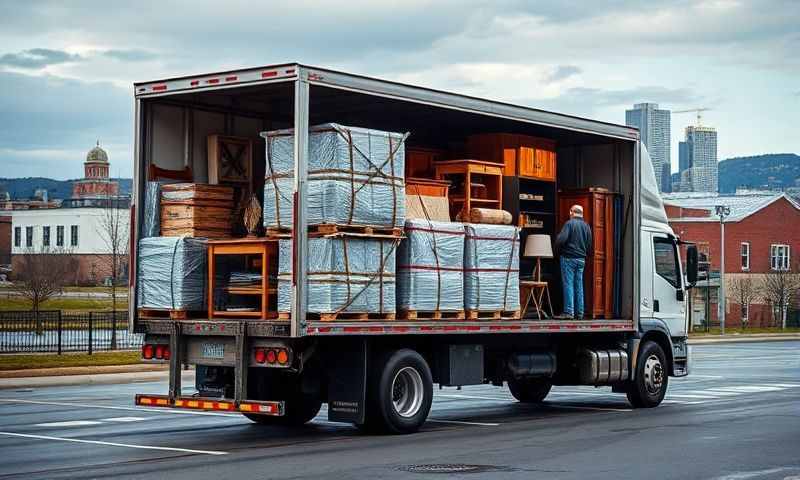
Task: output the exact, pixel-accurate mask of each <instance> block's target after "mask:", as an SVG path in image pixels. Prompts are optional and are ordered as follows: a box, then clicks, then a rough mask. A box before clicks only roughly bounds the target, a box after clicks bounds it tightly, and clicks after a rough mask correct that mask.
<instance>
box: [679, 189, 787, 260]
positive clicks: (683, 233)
mask: <svg viewBox="0 0 800 480" xmlns="http://www.w3.org/2000/svg"><path fill="white" fill-rule="evenodd" d="M670 225H671V226H672V229H673V230H674V231H675V233H676V234H677V235H679V236H680V237H681V238H682V239H683V240H687V241H690V242H698V243H707V244H708V247H709V251H710V255H711V269H712V270H719V260H720V254H721V252H720V241H719V238H720V226H719V222H670ZM742 242H750V270H749V271H750V272H752V273H768V272H769V271H770V264H769V253H770V252H769V248H770V245H771V244H787V245H789V251H790V259H791V262H792V270H796V269H797V268H798V265H799V264H800V263H798V260H800V257H798V256H800V210H797V209H796V208H794V206H792V204H790V203H789V202H788V201H787V200H786V199H783V198H782V199H779V200H777V201H775V202H774V203H772V204H771V205H769V206H768V207H766V208H763V209H761V210H760V211H758V212H757V213H755V214H753V215H751V216H749V217H747V218H745V219H744V220H742V221H740V222H731V223H725V257H726V259H725V271H726V272H730V273H733V272H741V271H742V268H741V257H740V254H739V252H740V248H741V243H742Z"/></svg>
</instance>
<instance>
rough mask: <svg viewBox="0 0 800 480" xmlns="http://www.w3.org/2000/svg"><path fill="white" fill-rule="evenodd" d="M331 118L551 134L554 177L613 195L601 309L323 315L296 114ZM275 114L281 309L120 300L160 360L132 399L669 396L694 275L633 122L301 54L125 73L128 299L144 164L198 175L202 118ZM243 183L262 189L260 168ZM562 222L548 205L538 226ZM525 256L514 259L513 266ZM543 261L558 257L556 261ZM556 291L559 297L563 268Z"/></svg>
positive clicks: (280, 406) (236, 407) (418, 421)
mask: <svg viewBox="0 0 800 480" xmlns="http://www.w3.org/2000/svg"><path fill="white" fill-rule="evenodd" d="M329 122H336V123H339V124H345V125H353V126H360V127H367V128H371V129H379V130H384V131H390V132H408V133H409V134H410V136H409V137H408V139H407V141H406V145H407V147H408V148H412V147H425V148H441V149H444V148H450V149H463V148H464V144H465V141H466V138H467V137H469V136H471V135H476V134H482V133H487V132H488V133H491V132H503V133H508V134H519V135H531V136H534V137H538V138H545V139H548V140H549V141H551V142H553V144H554V145H555V152H556V161H557V168H556V172H554V173H555V186H556V191H557V192H566V191H570V190H573V189H579V188H584V189H585V188H589V187H591V188H597V189H602V190H604V191H610V192H614V193H615V194H616V195H617V196H618V198H619V199H620V200H619V202H618V203H619V205H620V208H619V217H620V218H619V222H618V224H617V228H618V232H617V234H616V236H615V238H616V240H615V242H616V248H617V250H616V251H617V253H616V254H615V255H616V257H617V258H616V260H617V267H616V270H615V272H614V275H613V276H614V280H613V281H614V282H616V283H615V286H616V290H615V291H616V303H615V307H614V309H613V315H603V316H602V318H600V317H597V316H593V315H589V318H586V319H569V320H559V319H555V318H551V317H549V316H545V318H541V319H540V318H538V317H537V316H535V315H534V316H532V317H531V315H528V316H527V317H526V318H515V317H514V316H510V317H505V316H503V317H500V318H493V319H491V320H483V319H481V320H469V319H467V318H463V317H462V318H452V317H451V318H442V319H439V318H436V319H416V320H399V319H394V320H369V319H367V320H341V319H334V320H332V321H331V320H322V319H320V318H319V317H318V316H310V315H308V314H307V291H306V288H307V285H306V272H307V271H308V261H309V258H310V257H309V256H310V255H314V254H315V252H309V251H308V241H309V235H308V225H307V216H306V212H307V208H308V206H307V198H306V191H307V176H308V173H307V162H308V155H309V151H308V144H309V134H308V132H309V128H310V127H311V126H314V125H320V124H326V123H329ZM285 128H293V129H294V132H296V135H294V152H293V153H294V162H295V164H294V172H295V175H294V212H293V215H292V225H291V226H292V228H291V241H292V258H291V262H292V265H293V270H292V283H291V285H292V286H291V314H290V315H288V318H280V319H278V318H252V317H250V318H247V319H244V318H242V319H239V318H230V317H225V318H214V315H213V314H205V315H197V318H195V317H189V318H181V319H176V318H169V317H167V318H141V317H140V315H139V312H138V311H137V308H136V307H137V304H136V302H135V301H133V300H132V301H131V302H130V325H131V329H132V330H133V331H135V332H141V333H144V334H145V345H144V347H143V351H144V357H145V361H149V362H167V363H169V365H170V381H169V391H168V392H165V394H164V395H137V397H136V403H137V404H138V405H144V406H155V407H167V408H194V409H205V410H223V411H237V412H241V413H243V414H244V415H246V416H247V417H248V418H251V419H252V420H254V421H256V422H259V423H264V424H302V423H304V422H307V421H308V420H310V419H311V418H313V417H314V416H315V415H316V414H317V413H318V411H319V410H320V407H321V404H322V403H327V404H328V416H329V419H330V420H332V421H342V422H352V423H355V424H357V425H361V426H365V427H368V428H370V429H380V430H388V431H391V432H412V431H415V430H416V429H418V428H419V427H420V426H421V425H422V424H423V423H424V421H425V419H426V417H427V415H428V412H429V409H430V406H431V402H432V392H433V384H435V383H438V384H440V385H442V386H462V385H472V384H482V383H491V384H493V385H496V386H498V387H501V386H503V385H504V384H507V385H508V387H509V388H510V390H511V392H512V394H513V395H514V396H515V397H516V398H517V399H518V400H520V401H522V402H541V401H542V400H544V398H545V397H546V396H547V393H548V392H549V390H550V387H551V386H552V385H579V384H580V385H587V384H588V385H606V386H610V387H611V388H613V390H614V391H615V392H620V393H627V395H628V398H629V399H630V401H631V403H632V404H633V405H634V406H638V407H652V406H656V405H658V404H659V403H660V402H661V400H662V399H663V397H664V394H665V392H666V389H667V385H668V376H679V375H686V374H688V365H689V349H688V347H687V345H686V325H687V318H686V313H685V308H684V305H683V299H684V298H685V297H686V296H685V294H684V293H685V290H686V289H687V288H690V286H691V285H689V284H687V282H686V280H685V279H684V272H683V270H682V267H681V263H680V258H679V255H678V244H679V240H678V239H677V238H676V237H675V235H674V234H673V233H672V231H671V230H670V228H669V226H668V225H667V223H666V216H665V215H664V213H663V207H662V206H661V204H660V199H659V197H658V191H657V187H656V185H655V179H654V177H653V174H652V168H651V167H650V160H649V157H647V153H646V150H644V148H643V147H642V145H641V142H640V138H639V133H638V131H637V130H636V129H633V128H630V127H626V126H620V125H614V124H609V123H604V122H598V121H592V120H588V119H583V118H577V117H574V116H568V115H562V114H558V113H552V112H547V111H542V110H537V109H532V108H527V107H522V106H515V105H510V104H507V103H501V102H494V101H489V100H484V99H479V98H473V97H468V96H463V95H457V94H453V93H447V92H443V91H437V90H432V89H427V88H421V87H416V86H410V85H405V84H400V83H397V82H393V81H387V80H379V79H374V78H368V77H364V76H359V75H352V74H347V73H342V72H337V71H332V70H328V69H322V68H316V67H310V66H305V65H301V64H285V65H274V66H268V67H261V68H253V69H246V70H237V71H230V72H220V73H212V74H205V75H195V76H188V77H180V78H172V79H165V80H159V81H153V82H144V83H137V84H135V141H136V143H135V155H134V159H135V160H134V161H135V178H134V188H133V207H132V210H133V215H132V217H131V218H132V235H131V237H132V248H131V271H130V279H131V283H130V298H131V299H137V281H136V278H137V268H138V266H139V261H140V260H139V241H138V240H139V239H140V237H141V236H142V234H141V232H142V229H143V228H144V219H145V217H146V216H147V214H148V213H152V212H146V211H145V202H144V198H145V190H146V184H147V181H148V179H149V174H150V172H152V171H153V170H154V167H157V168H159V169H164V170H169V171H190V172H191V181H193V182H197V183H204V182H207V181H208V167H207V165H208V163H207V151H206V148H207V147H206V146H207V142H206V139H207V137H208V136H209V135H212V134H226V135H237V136H243V137H250V138H259V134H260V133H261V132H264V131H274V130H278V129H285ZM255 145H256V146H255V147H254V148H253V162H252V165H253V173H254V178H256V179H259V178H262V179H263V177H264V173H265V166H264V164H265V152H264V148H263V144H262V145H258V144H255ZM505 180H506V181H507V180H509V179H508V178H506V179H505ZM254 189H255V191H256V193H257V195H258V196H259V197H260V198H263V197H261V195H263V180H261V182H260V183H259V181H258V180H256V182H255V184H254ZM557 194H559V193H557ZM559 228H560V225H559V224H558V222H556V221H555V219H554V220H553V221H552V222H551V223H550V224H548V225H547V227H546V229H547V230H548V231H546V232H545V233H547V234H548V235H551V236H554V235H555V234H557V233H558V229H559ZM691 250H692V249H691V248H690V255H689V259H690V262H689V263H690V265H689V269H688V270H689V271H688V272H687V275H688V277H689V278H690V279H692V278H694V275H695V272H694V269H695V267H694V265H692V261H691V260H692V259H693V255H692V252H691ZM297 252H300V253H297ZM590 260H591V259H590ZM546 263H547V262H546ZM531 268H532V264H531V263H530V260H529V259H522V260H521V267H520V270H521V271H522V274H525V273H529V272H530V269H531ZM546 268H548V269H549V270H550V271H554V270H557V261H550V262H549V264H548V266H547V267H546ZM665 269H666V271H665ZM670 269H671V271H670ZM555 275H556V276H555V278H558V277H557V272H556V273H555ZM601 281H608V282H611V281H612V279H610V278H606V279H605V280H601ZM601 286H602V285H601ZM551 291H552V293H553V297H556V298H554V303H555V304H556V306H558V305H559V304H560V300H559V299H560V287H559V285H558V282H557V281H555V282H553V283H552V284H551ZM183 365H194V366H196V368H197V379H196V388H197V393H196V394H194V395H186V394H185V393H184V392H185V389H184V388H182V385H181V374H180V371H181V368H182V366H183Z"/></svg>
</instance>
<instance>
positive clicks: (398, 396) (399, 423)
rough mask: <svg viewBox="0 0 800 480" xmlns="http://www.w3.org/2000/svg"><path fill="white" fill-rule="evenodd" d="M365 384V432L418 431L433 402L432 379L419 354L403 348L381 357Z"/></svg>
mask: <svg viewBox="0 0 800 480" xmlns="http://www.w3.org/2000/svg"><path fill="white" fill-rule="evenodd" d="M377 368H378V369H379V370H378V372H379V373H378V374H377V375H375V377H373V380H372V381H371V382H370V385H369V386H368V389H367V390H368V391H367V395H368V406H367V422H366V424H365V427H366V429H367V430H368V431H383V432H388V433H413V432H416V431H417V430H419V428H420V427H421V426H422V424H423V423H425V420H426V419H427V418H428V413H429V412H430V410H431V404H432V403H433V379H432V376H431V370H430V368H429V367H428V363H427V362H426V361H425V359H424V358H422V355H420V354H419V353H417V352H415V351H413V350H409V349H402V350H397V351H395V352H392V353H391V354H388V355H386V356H384V357H383V360H382V361H379V364H378V365H377Z"/></svg>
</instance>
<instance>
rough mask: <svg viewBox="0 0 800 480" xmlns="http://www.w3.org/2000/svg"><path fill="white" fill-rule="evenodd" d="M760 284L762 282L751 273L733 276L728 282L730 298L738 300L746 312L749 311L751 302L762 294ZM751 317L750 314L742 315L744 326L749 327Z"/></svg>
mask: <svg viewBox="0 0 800 480" xmlns="http://www.w3.org/2000/svg"><path fill="white" fill-rule="evenodd" d="M759 284H760V282H759V281H758V280H756V279H754V278H753V277H752V276H750V275H737V276H735V277H733V278H731V280H730V283H729V284H728V288H729V289H730V298H732V299H733V300H734V301H736V303H738V304H739V305H740V306H741V307H742V309H743V310H744V311H745V312H749V311H750V304H751V303H753V302H754V301H756V300H758V299H759V298H760V297H761V296H762V294H761V292H760V290H761V286H760V285H759ZM749 317H750V316H749V315H742V328H747V323H749Z"/></svg>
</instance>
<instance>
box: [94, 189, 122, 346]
mask: <svg viewBox="0 0 800 480" xmlns="http://www.w3.org/2000/svg"><path fill="white" fill-rule="evenodd" d="M127 206H128V203H127V199H125V198H120V197H115V196H111V195H109V194H107V195H106V198H105V199H104V202H103V205H102V209H103V212H102V214H101V216H100V220H99V221H98V223H97V230H98V231H97V234H98V235H99V236H100V238H101V239H102V240H103V244H104V245H105V248H104V249H103V252H102V254H99V255H98V257H97V258H98V260H99V262H100V263H101V264H102V265H103V268H102V271H104V272H107V273H108V277H109V279H110V281H111V285H110V289H111V315H112V318H113V319H115V318H116V312H117V287H118V286H119V284H120V280H121V278H122V277H123V274H124V272H125V266H126V264H127V263H128V238H129V235H130V217H129V216H128V215H129V213H128V209H127V208H126V207H127ZM111 348H112V349H115V348H117V329H116V325H115V324H114V323H113V322H112V328H111Z"/></svg>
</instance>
